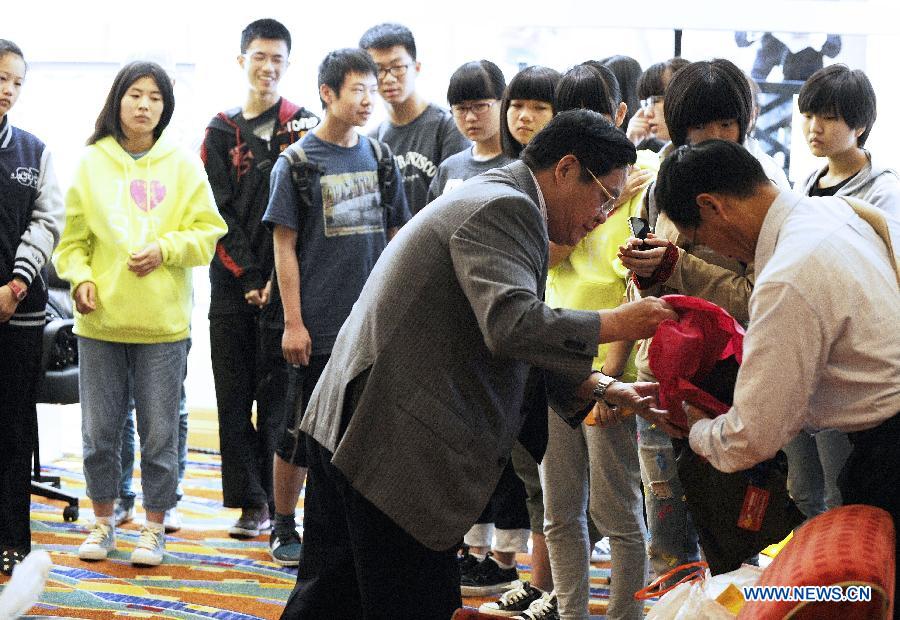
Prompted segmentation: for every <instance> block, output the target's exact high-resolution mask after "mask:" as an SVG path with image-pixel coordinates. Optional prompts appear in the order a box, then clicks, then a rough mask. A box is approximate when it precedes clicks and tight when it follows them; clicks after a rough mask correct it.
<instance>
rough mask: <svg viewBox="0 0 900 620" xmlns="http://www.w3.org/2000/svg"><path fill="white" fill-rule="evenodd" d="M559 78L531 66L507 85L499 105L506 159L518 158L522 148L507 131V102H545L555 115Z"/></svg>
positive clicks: (555, 73)
mask: <svg viewBox="0 0 900 620" xmlns="http://www.w3.org/2000/svg"><path fill="white" fill-rule="evenodd" d="M560 77H562V76H560V74H559V71H557V70H556V69H551V68H550V67H541V66H539V65H532V66H530V67H525V68H524V69H522V70H521V71H519V72H518V73H517V74H516V75H515V76H513V79H512V80H510V82H509V84H507V86H506V92H505V93H503V102H502V103H501V104H500V141H501V142H502V144H503V152H504V153H505V154H506V156H507V157H513V158H518V157H519V153H521V152H522V148H523V146H524V145H523V144H520V143H519V141H518V140H516V139H515V138H513V137H512V133H510V131H509V123H508V122H507V121H506V113H507V111H508V110H509V102H510V101H512V100H513V99H534V100H536V101H546V102H547V103H549V104H550V106H551V107H553V112H554V113H556V107H554V106H555V105H556V85H557V84H558V83H559V78H560Z"/></svg>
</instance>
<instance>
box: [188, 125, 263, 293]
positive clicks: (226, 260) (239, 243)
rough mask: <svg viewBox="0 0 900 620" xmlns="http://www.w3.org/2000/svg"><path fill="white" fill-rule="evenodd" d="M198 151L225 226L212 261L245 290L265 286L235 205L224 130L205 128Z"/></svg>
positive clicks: (257, 259) (234, 185) (235, 196)
mask: <svg viewBox="0 0 900 620" xmlns="http://www.w3.org/2000/svg"><path fill="white" fill-rule="evenodd" d="M201 154H202V156H203V163H204V166H205V167H206V174H207V177H208V178H209V185H210V187H212V192H213V196H214V197H215V201H216V206H217V207H218V210H219V214H220V215H221V216H222V219H224V220H225V224H226V225H227V227H228V229H227V232H226V233H225V235H224V236H223V237H222V238H221V239H219V242H218V243H217V244H216V250H215V255H214V256H213V262H216V263H218V264H219V265H220V266H221V267H223V268H224V269H225V270H226V271H228V272H229V273H231V275H232V276H234V277H235V278H236V279H237V280H238V281H239V282H240V283H241V287H242V288H243V290H244V292H245V293H246V292H249V291H252V290H256V289H260V288H262V287H263V286H265V284H266V279H267V278H268V274H267V273H263V270H262V268H261V267H260V264H261V263H260V261H259V258H258V257H257V256H255V255H254V253H253V251H252V250H251V249H250V240H249V239H248V237H247V234H246V232H245V231H244V229H243V227H242V226H241V220H240V217H239V214H238V213H237V210H236V208H235V204H234V202H235V200H236V198H237V187H236V184H235V181H234V180H233V179H232V175H231V172H230V171H231V170H232V166H231V163H230V160H231V157H230V155H229V145H228V143H227V141H226V140H225V136H224V135H223V132H221V131H217V130H215V129H211V128H207V129H206V137H205V138H204V140H203V146H202V148H201Z"/></svg>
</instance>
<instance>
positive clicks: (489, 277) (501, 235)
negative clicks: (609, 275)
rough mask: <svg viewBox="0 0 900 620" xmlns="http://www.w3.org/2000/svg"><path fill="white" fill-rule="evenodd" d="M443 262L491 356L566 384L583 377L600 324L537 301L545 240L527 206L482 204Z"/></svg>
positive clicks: (509, 201)
mask: <svg viewBox="0 0 900 620" xmlns="http://www.w3.org/2000/svg"><path fill="white" fill-rule="evenodd" d="M450 254H451V258H452V261H453V268H454V271H455V273H456V277H457V280H458V281H459V283H460V285H461V286H462V289H463V292H464V294H465V295H466V298H467V299H468V300H469V303H470V304H471V307H472V311H473V312H474V315H475V318H476V320H477V322H478V326H479V328H480V330H481V332H482V334H483V336H484V342H485V345H486V346H487V347H488V349H489V350H490V351H491V352H492V353H493V354H494V355H496V356H500V357H510V358H515V359H520V360H523V361H526V362H528V363H530V364H532V365H534V366H539V367H541V368H545V369H547V370H549V371H551V372H553V373H556V374H558V375H560V377H561V379H564V380H567V381H568V382H570V383H572V384H576V383H580V382H581V381H583V380H584V379H585V378H586V377H587V376H588V374H590V370H591V362H592V360H593V357H594V354H595V353H596V351H597V345H598V342H599V334H600V316H599V314H598V313H597V312H590V311H581V310H556V309H552V308H550V307H549V306H547V305H546V304H545V303H544V302H543V301H542V300H541V298H540V296H539V291H540V290H543V286H542V282H541V280H542V279H545V278H546V265H547V238H546V233H545V231H544V224H543V222H542V221H541V216H540V214H539V212H538V211H537V208H536V207H535V206H534V205H533V204H532V203H531V202H530V201H528V200H527V199H525V198H524V197H522V198H517V197H512V196H510V197H504V198H498V199H495V200H494V201H491V202H489V203H487V204H486V205H485V206H484V207H482V208H481V209H479V210H478V211H477V212H476V213H475V214H473V215H472V217H470V218H469V219H468V220H467V221H466V222H464V223H463V225H462V226H461V227H460V228H459V229H458V230H457V231H456V233H455V234H454V235H453V236H452V237H451V240H450Z"/></svg>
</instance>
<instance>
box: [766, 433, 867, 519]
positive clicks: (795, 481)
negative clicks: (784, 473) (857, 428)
mask: <svg viewBox="0 0 900 620" xmlns="http://www.w3.org/2000/svg"><path fill="white" fill-rule="evenodd" d="M852 448H853V446H851V445H850V440H849V439H847V433H842V432H840V431H837V430H834V429H829V430H826V431H821V432H818V433H816V434H815V435H810V434H809V433H807V432H801V433H800V434H799V435H797V436H796V437H794V439H793V440H791V442H790V443H789V444H788V445H786V446H785V447H784V448H782V450H784V453H785V455H787V459H788V478H787V485H788V492H789V493H790V494H791V497H792V498H793V499H794V502H795V503H796V504H797V508H799V509H800V512H802V513H803V514H804V515H805V516H806V518H807V519H809V518H812V517H814V516H816V515H817V514H821V513H823V512H825V511H826V510H830V509H832V508H835V507H837V506H840V505H841V503H842V502H841V491H840V489H839V488H838V474H840V473H841V469H842V468H843V467H844V463H845V462H846V461H847V457H848V456H850V451H851V450H852Z"/></svg>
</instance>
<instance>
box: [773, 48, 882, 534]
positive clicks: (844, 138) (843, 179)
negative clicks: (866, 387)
mask: <svg viewBox="0 0 900 620" xmlns="http://www.w3.org/2000/svg"><path fill="white" fill-rule="evenodd" d="M875 104H876V101H875V91H874V89H873V88H872V84H871V82H869V78H868V77H866V74H865V73H863V72H862V71H860V70H858V69H856V70H852V69H850V68H849V67H847V66H846V65H842V64H835V65H829V66H827V67H825V68H823V69H819V70H818V71H816V72H815V73H813V74H812V75H811V76H809V79H807V80H806V82H805V83H804V84H803V86H802V87H801V88H800V98H799V101H798V105H799V108H800V113H801V114H802V115H803V119H802V121H801V123H802V128H803V136H804V138H806V143H807V145H808V146H809V150H810V151H811V152H812V154H813V155H815V156H817V157H825V158H827V162H826V163H825V166H823V167H822V168H821V169H819V170H814V171H813V172H812V173H811V174H810V175H809V176H808V177H807V178H806V180H805V181H803V182H802V184H801V183H798V184H797V188H798V189H800V188H802V191H803V193H804V194H806V195H807V196H848V197H852V198H858V199H860V200H864V201H866V202H868V203H869V204H871V205H873V206H875V207H877V208H879V209H882V210H883V211H885V212H886V213H889V214H891V215H893V216H894V217H900V178H898V176H897V173H896V172H895V171H894V170H892V169H890V168H887V167H885V166H884V165H883V164H881V163H880V162H879V160H878V158H876V157H873V155H872V153H871V152H869V151H868V150H866V149H864V148H863V146H864V145H865V143H866V139H867V138H868V137H869V133H870V132H871V131H872V126H873V125H874V124H875V116H876V111H875ZM783 450H784V453H785V454H786V455H787V459H788V480H787V482H788V490H789V491H790V493H791V497H793V498H794V501H795V502H796V503H797V507H798V508H800V510H801V511H802V512H803V514H804V515H806V516H807V517H808V518H811V517H814V516H816V515H817V514H821V513H823V512H825V511H826V510H829V509H831V508H835V507H836V506H840V505H841V503H842V498H841V492H840V490H839V487H838V480H837V479H838V474H840V471H841V469H842V468H843V466H844V463H845V462H846V460H847V457H848V456H849V454H850V450H851V445H850V441H849V439H848V438H847V434H846V433H842V432H840V431H837V430H834V429H828V430H824V431H821V432H818V433H816V434H815V435H810V434H809V433H806V432H802V433H800V434H799V435H798V436H797V437H795V438H794V439H793V440H792V441H791V442H790V443H789V444H788V445H786V446H785V447H784V448H783Z"/></svg>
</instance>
